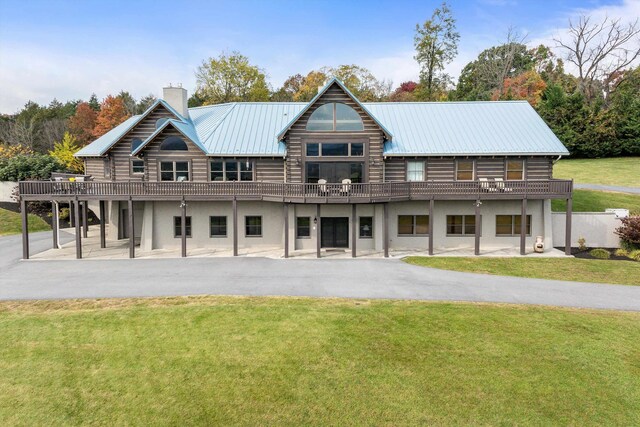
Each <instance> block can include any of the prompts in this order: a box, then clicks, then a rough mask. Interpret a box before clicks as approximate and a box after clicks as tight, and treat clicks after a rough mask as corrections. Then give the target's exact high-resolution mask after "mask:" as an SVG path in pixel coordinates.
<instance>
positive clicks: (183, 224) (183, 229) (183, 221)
mask: <svg viewBox="0 0 640 427" xmlns="http://www.w3.org/2000/svg"><path fill="white" fill-rule="evenodd" d="M180 208H181V209H182V211H181V214H180V215H181V217H180V243H181V245H182V254H181V255H182V258H186V257H187V202H186V201H185V200H184V197H183V198H182V203H180Z"/></svg>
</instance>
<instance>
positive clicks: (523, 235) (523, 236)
mask: <svg viewBox="0 0 640 427" xmlns="http://www.w3.org/2000/svg"><path fill="white" fill-rule="evenodd" d="M526 242H527V199H522V210H521V212H520V255H524V254H526V252H527V251H526V248H525V246H526Z"/></svg>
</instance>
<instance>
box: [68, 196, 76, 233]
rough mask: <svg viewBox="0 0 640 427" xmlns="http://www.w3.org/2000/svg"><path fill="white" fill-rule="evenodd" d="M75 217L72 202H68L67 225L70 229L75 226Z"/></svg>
mask: <svg viewBox="0 0 640 427" xmlns="http://www.w3.org/2000/svg"><path fill="white" fill-rule="evenodd" d="M75 216H76V214H75V210H74V207H73V201H71V200H69V225H70V226H71V227H75V225H76V224H75V223H76V222H75V218H74V217H75Z"/></svg>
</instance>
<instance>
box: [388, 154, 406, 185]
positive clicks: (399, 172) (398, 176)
mask: <svg viewBox="0 0 640 427" xmlns="http://www.w3.org/2000/svg"><path fill="white" fill-rule="evenodd" d="M405 163H406V162H405V160H404V158H402V159H396V158H393V159H387V160H386V161H385V162H384V164H385V171H384V179H385V181H386V182H397V181H406V179H407V177H406V173H407V170H406V165H405Z"/></svg>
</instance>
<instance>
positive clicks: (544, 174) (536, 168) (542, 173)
mask: <svg viewBox="0 0 640 427" xmlns="http://www.w3.org/2000/svg"><path fill="white" fill-rule="evenodd" d="M552 169H553V161H552V159H551V158H550V157H530V158H528V159H527V179H551V178H552V176H553V173H552Z"/></svg>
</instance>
